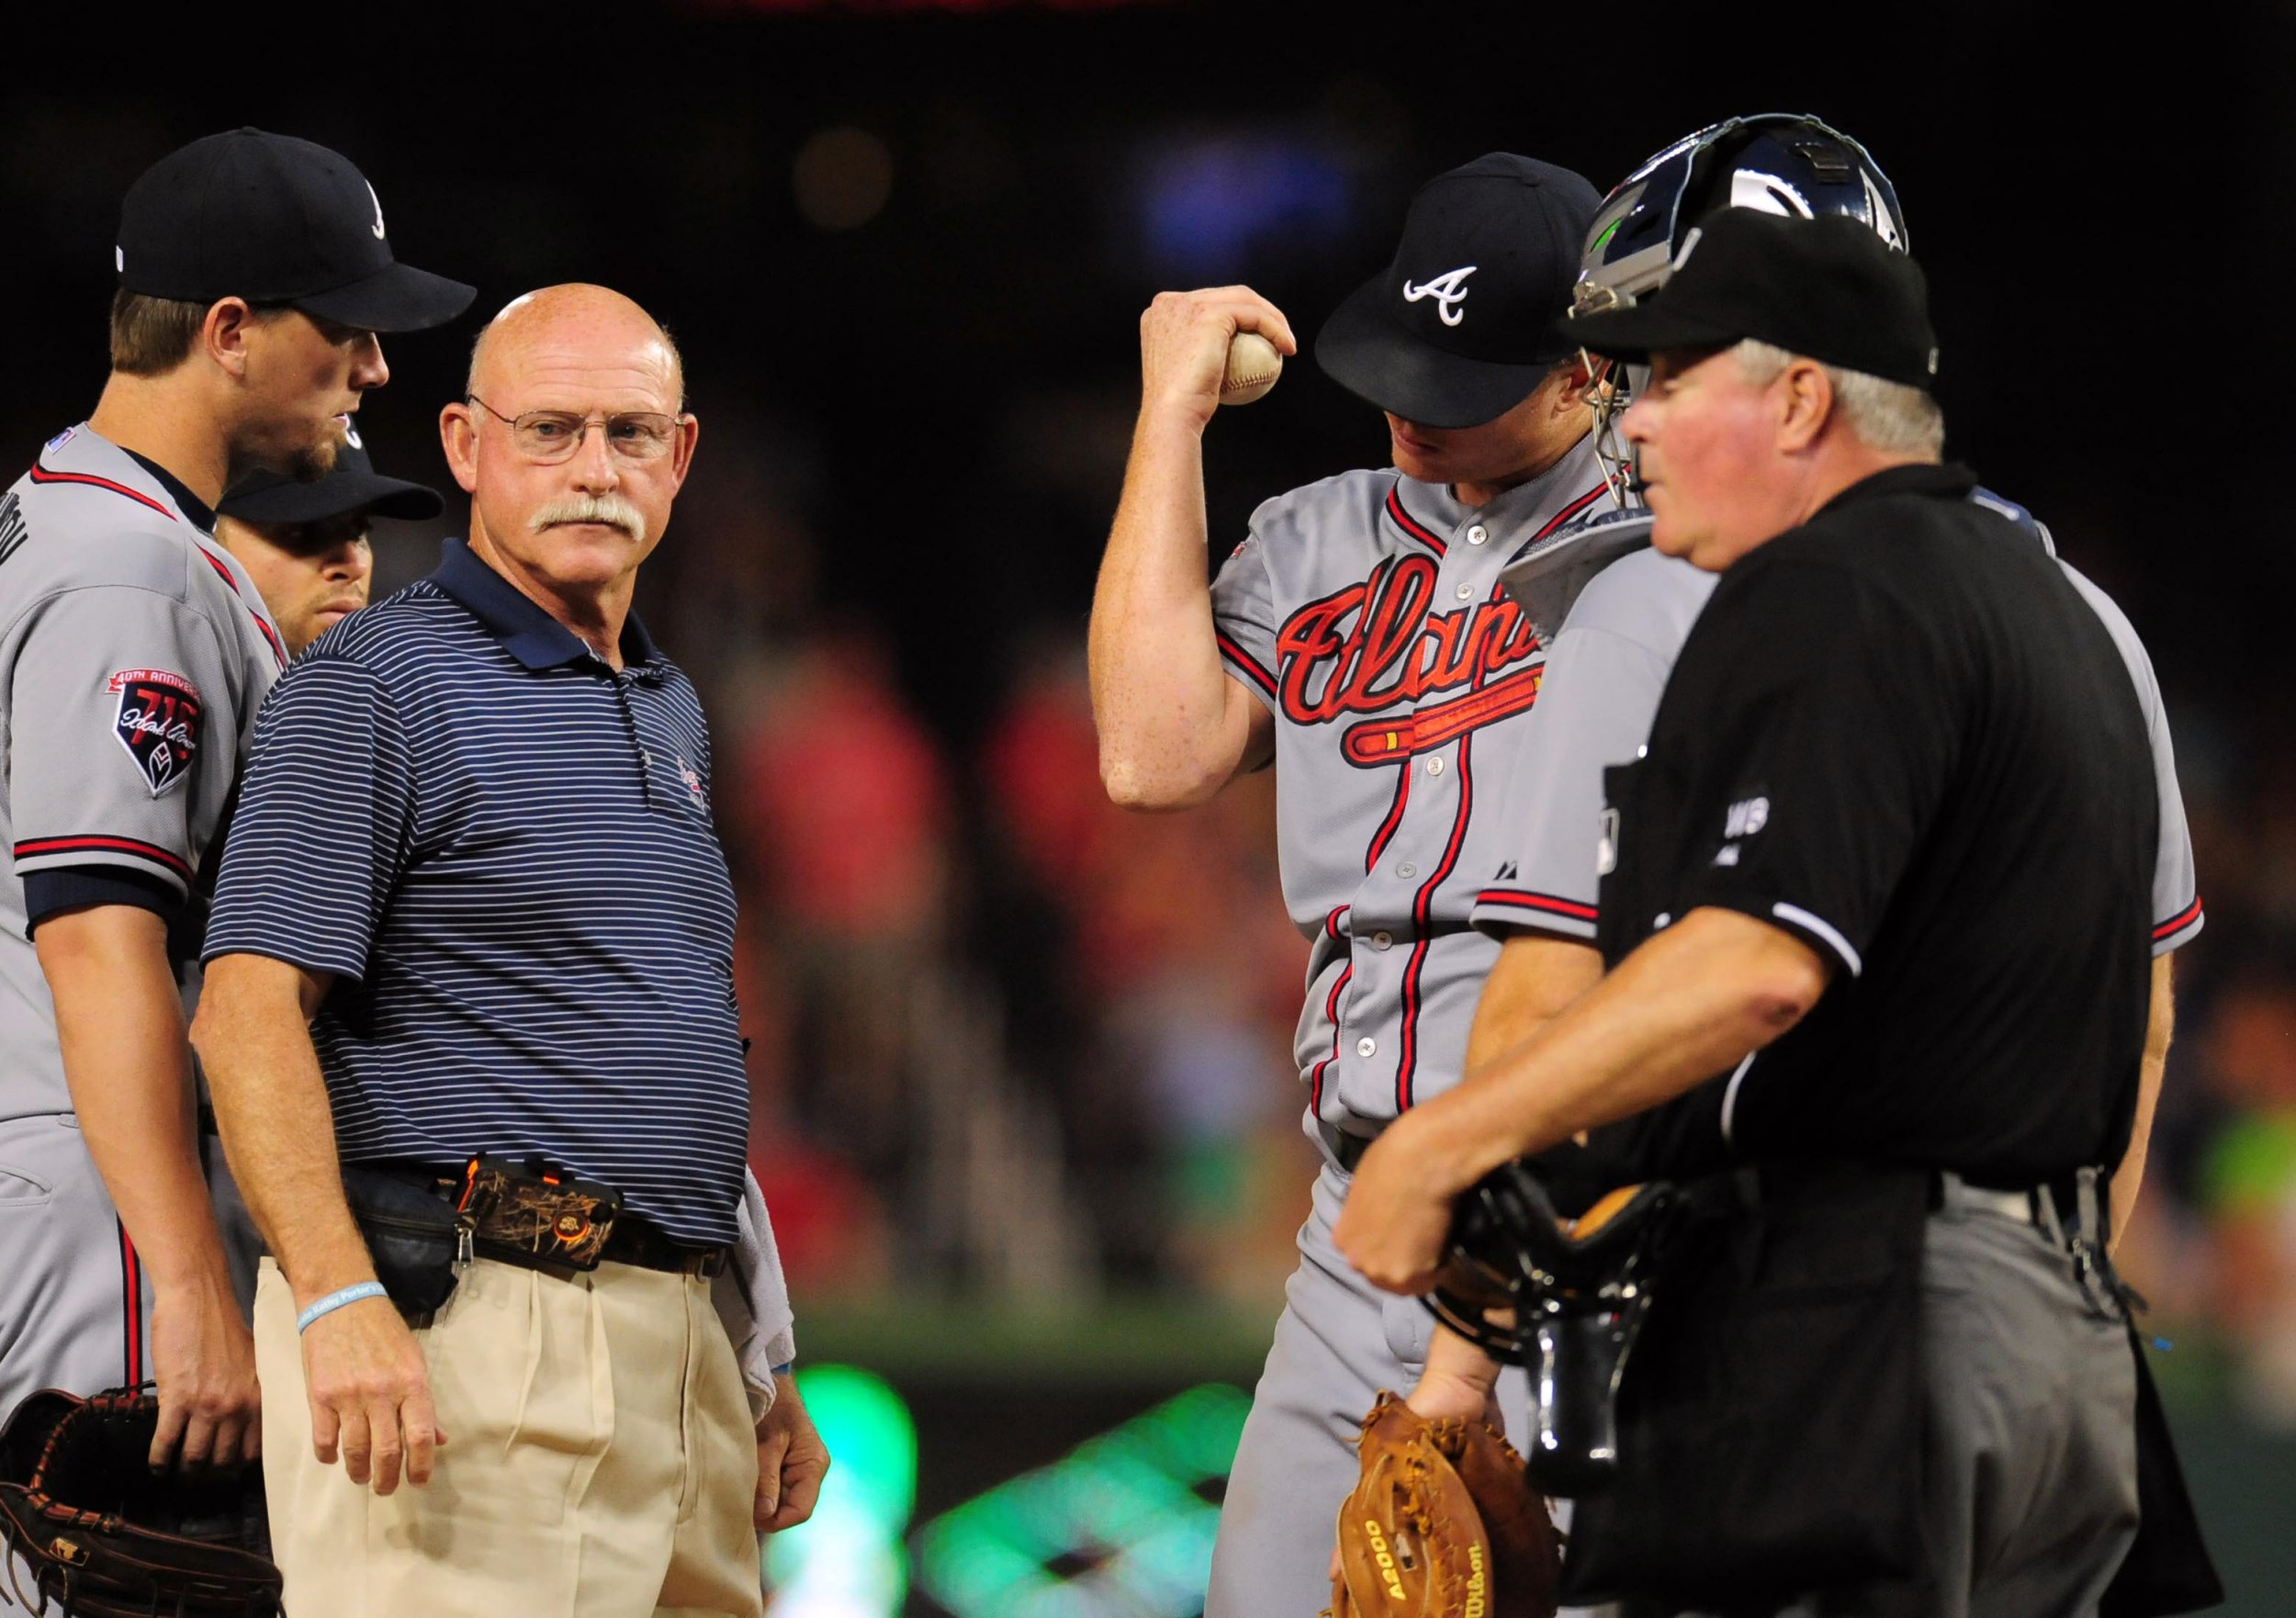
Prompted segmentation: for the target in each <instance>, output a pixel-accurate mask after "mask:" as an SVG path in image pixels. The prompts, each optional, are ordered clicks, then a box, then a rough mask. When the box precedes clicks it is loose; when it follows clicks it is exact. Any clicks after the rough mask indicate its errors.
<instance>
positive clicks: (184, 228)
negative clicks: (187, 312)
mask: <svg viewBox="0 0 2296 1618" xmlns="http://www.w3.org/2000/svg"><path fill="white" fill-rule="evenodd" d="M114 267H115V268H116V269H117V270H118V273H119V284H120V286H122V287H125V288H127V289H128V290H129V291H130V292H140V293H142V294H143V295H144V296H146V297H149V298H178V299H181V300H183V301H185V302H187V303H201V304H206V303H213V302H214V301H215V300H216V299H218V298H245V299H246V300H247V301H248V302H249V303H252V304H290V305H292V306H294V307H295V308H297V309H302V310H304V311H306V312H307V313H310V314H314V315H318V316H320V317H321V318H322V319H325V320H334V321H337V322H339V323H341V324H343V325H345V326H355V327H356V328H358V329H359V330H360V331H423V330H425V329H427V328H429V327H432V326H443V325H445V323H446V322H447V321H449V320H453V319H454V318H455V317H456V315H458V314H460V313H462V312H463V310H464V309H467V308H469V307H470V300H471V299H472V298H476V297H477V296H478V289H477V288H476V287H466V286H464V285H463V284H462V283H461V282H459V281H449V280H447V279H446V278H445V276H443V275H432V274H431V273H430V272H429V271H427V270H418V269H415V268H414V267H413V266H411V265H410V264H400V262H399V261H398V259H397V258H396V257H395V256H394V255H393V254H392V253H391V250H390V242H389V239H388V237H387V236H386V235H385V234H384V228H383V205H382V202H381V200H380V199H379V198H377V197H376V195H375V187H374V186H372V185H368V184H367V183H366V176H365V175H364V174H360V173H359V171H358V170H357V169H355V168H354V167H353V166H352V165H351V162H350V160H349V159H348V158H345V157H344V156H343V155H342V154H341V153H340V152H330V151H329V150H328V149H327V148H326V147H324V146H318V145H314V144H312V143H311V142H310V141H309V140H297V139H296V138H295V137H294V136H292V135H273V134H267V133H265V132H264V130H262V129H232V130H230V131H228V132H227V133H224V134H220V135H209V136H208V137H207V138H206V139H205V140H194V141H193V142H192V143H191V144H190V145H188V146H186V147H184V148H183V149H181V150H180V151H177V152H170V153H168V155H167V156H165V157H163V158H162V159H160V161H159V162H157V163H153V164H152V166H151V167H150V168H148V169H146V170H144V171H143V174H141V177H139V178H138V179H137V181H136V183H135V184H134V185H130V186H129V187H128V195H127V197H126V198H125V200H123V201H122V202H121V204H120V208H119V243H118V249H117V252H116V253H115V255H114Z"/></svg>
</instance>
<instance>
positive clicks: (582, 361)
mask: <svg viewBox="0 0 2296 1618" xmlns="http://www.w3.org/2000/svg"><path fill="white" fill-rule="evenodd" d="M569 365H580V366H581V367H584V368H592V369H594V368H595V367H597V366H599V365H606V366H609V367H611V368H612V369H613V370H614V371H616V372H623V373H626V375H627V376H628V380H629V382H630V384H631V385H632V386H634V387H639V388H647V390H649V391H652V392H654V393H656V394H657V395H658V398H659V399H660V403H659V404H658V406H657V407H656V408H658V409H659V410H662V411H664V412H665V413H667V414H670V415H676V414H678V413H679V412H681V411H682V410H684V409H685V362H684V360H683V358H682V357H681V355H680V354H679V353H678V345H677V344H676V343H673V342H671V341H670V332H669V331H667V330H666V329H665V328H664V327H663V325H662V323H661V322H660V321H659V320H656V319H654V317H653V316H652V315H649V314H647V312H646V310H645V309H644V308H643V307H641V306H640V305H639V304H638V303H637V302H636V300H634V299H632V298H625V297H624V296H623V295H622V294H621V293H619V292H616V291H614V290H613V288H612V287H593V286H590V285H588V284H586V283H583V282H569V283H568V284H567V285H565V286H562V287H543V288H541V289H540V290H539V291H535V292H529V293H527V294H525V295H524V296H523V297H521V298H512V300H511V301H510V302H509V303H507V304H505V305H504V306H503V308H502V310H501V313H500V314H498V315H496V316H495V317H494V319H493V320H490V321H488V322H487V325H486V329H485V330H484V331H480V332H479V333H478V342H477V343H475V344H474V345H473V346H472V348H471V350H470V376H469V379H468V381H467V384H466V386H465V391H466V392H467V393H473V394H476V395H478V397H479V398H481V399H486V400H487V401H488V402H489V403H493V402H494V401H495V399H496V397H497V395H502V396H508V395H510V394H511V393H512V392H514V391H515V390H516V388H517V387H518V386H519V384H520V383H521V382H522V381H523V380H524V379H526V378H529V377H532V376H536V375H547V374H548V373H550V372H552V371H554V370H557V369H560V368H561V367H566V366H569ZM498 408H501V409H506V410H510V411H511V412H512V414H515V413H516V410H517V408H518V407H514V406H501V407H498Z"/></svg>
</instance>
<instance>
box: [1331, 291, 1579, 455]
mask: <svg viewBox="0 0 2296 1618" xmlns="http://www.w3.org/2000/svg"><path fill="white" fill-rule="evenodd" d="M1388 279H1389V277H1388V275H1386V273H1385V272H1381V273H1380V274H1379V275H1375V276H1373V277H1372V278H1371V279H1370V280H1368V281H1367V282H1365V283H1364V284H1363V285H1362V286H1361V287H1357V288H1356V290H1355V291H1354V292H1353V293H1352V294H1350V295H1349V297H1348V298H1347V301H1346V302H1345V303H1343V304H1341V305H1340V306H1339V308H1337V309H1334V310H1333V311H1332V317H1331V319H1330V320H1325V321H1324V322H1323V329H1322V331H1318V332H1317V333H1316V334H1315V363H1316V364H1317V365H1320V366H1321V367H1322V371H1323V374H1324V375H1325V376H1329V377H1330V378H1331V379H1332V380H1333V381H1334V382H1336V383H1338V384H1339V385H1340V386H1341V387H1342V388H1345V389H1346V390H1347V391H1348V392H1350V393H1352V394H1354V395H1355V396H1356V398H1357V399H1362V400H1363V401H1364V402H1365V403H1367V404H1370V405H1373V406H1376V407H1377V408H1379V410H1390V411H1392V412H1393V413H1394V414H1396V415H1398V416H1401V417H1402V418H1403V420H1405V421H1412V422H1416V423H1417V424H1419V425H1420V426H1423V427H1480V426H1481V425H1482V424H1483V423H1484V422H1485V421H1491V420H1493V419H1494V418H1496V417H1499V416H1503V415H1505V414H1506V413H1507V412H1508V411H1509V410H1513V409H1514V407H1515V406H1516V405H1519V404H1521V403H1522V402H1523V401H1524V400H1525V399H1528V398H1529V397H1530V396H1531V392H1532V390H1533V389H1534V388H1536V387H1537V386H1538V385H1539V383H1540V382H1541V381H1543V380H1545V378H1546V376H1547V373H1548V371H1549V370H1551V369H1553V367H1554V364H1555V361H1556V360H1559V359H1560V358H1562V357H1563V355H1565V354H1568V353H1569V352H1570V350H1569V349H1568V348H1566V347H1564V346H1563V345H1562V344H1561V343H1557V344H1556V345H1555V354H1554V357H1553V358H1552V359H1547V360H1534V361H1531V362H1528V363H1516V362H1513V361H1500V360H1479V359H1470V358H1468V357H1466V356H1465V355H1462V354H1446V353H1445V352H1444V351H1443V350H1442V349H1439V348H1436V347H1434V346H1433V345H1431V344H1429V343H1423V342H1421V341H1420V340H1419V339H1418V338H1416V337H1414V336H1412V334H1411V333H1410V332H1408V331H1403V330H1402V329H1401V327H1399V326H1397V325H1396V324H1395V323H1394V322H1393V321H1392V320H1389V319H1388V317H1387V314H1386V309H1387V306H1388V303H1389V301H1390V299H1389V298H1388V296H1387V283H1388Z"/></svg>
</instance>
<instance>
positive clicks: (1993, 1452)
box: [1779, 1199, 2137, 1618]
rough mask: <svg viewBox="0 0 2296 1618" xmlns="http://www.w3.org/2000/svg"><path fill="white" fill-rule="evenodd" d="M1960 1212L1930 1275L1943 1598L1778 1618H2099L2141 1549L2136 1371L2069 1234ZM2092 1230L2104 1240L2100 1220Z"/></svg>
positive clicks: (1944, 1233)
mask: <svg viewBox="0 0 2296 1618" xmlns="http://www.w3.org/2000/svg"><path fill="white" fill-rule="evenodd" d="M2043 1215H2044V1219H2045V1223H2044V1224H2041V1225H2036V1224H2035V1223H2033V1222H2032V1220H2031V1219H2018V1218H2012V1217H2009V1216H2008V1215H2005V1214H2003V1213H2001V1212H1998V1211H1996V1210H1993V1209H1991V1208H1981V1207H1977V1206H1975V1205H1974V1200H1973V1201H1971V1202H1961V1201H1959V1200H1958V1199H1955V1200H1949V1202H1948V1204H1947V1206H1946V1207H1945V1208H1942V1209H1941V1210H1940V1211H1939V1212H1937V1213H1935V1214H1932V1215H1931V1216H1930V1221H1929V1231H1928V1237H1927V1249H1926V1252H1925V1253H1924V1255H1923V1260H1922V1270H1921V1311H1922V1312H1921V1331H1922V1339H1921V1353H1922V1356H1923V1361H1924V1370H1923V1381H1924V1384H1925V1387H1924V1397H1925V1409H1924V1418H1923V1444H1924V1454H1923V1456H1922V1463H1923V1474H1924V1477H1925V1478H1926V1479H1927V1499H1926V1500H1924V1502H1923V1514H1924V1522H1923V1527H1924V1530H1925V1532H1926V1534H1927V1535H1928V1538H1929V1543H1930V1547H1931V1549H1932V1551H1933V1553H1934V1555H1935V1556H1936V1558H1937V1560H1936V1567H1937V1575H1938V1576H1937V1583H1936V1585H1935V1587H1934V1588H1928V1589H1920V1590H1910V1589H1907V1588H1904V1587H1891V1588H1886V1589H1881V1588H1866V1589H1861V1590H1833V1591H1826V1592H1823V1593H1820V1594H1814V1595H1811V1596H1808V1597H1806V1598H1804V1599H1803V1600H1802V1601H1797V1602H1796V1603H1795V1604H1794V1605H1793V1606H1791V1607H1789V1608H1787V1609H1786V1610H1785V1611H1784V1612H1783V1613H1781V1614H1780V1615H1779V1618H1849V1615H1851V1614H1856V1615H1858V1618H2042V1615H2043V1614H2046V1615H2047V1618H2086V1615H2088V1614H2093V1613H2094V1612H2096V1611H2097V1602H2098V1598H2099V1596H2101V1595H2102V1594H2103V1593H2104V1590H2105V1587H2106V1586H2107V1585H2108V1584H2110V1582H2111V1581H2112V1576H2113V1574H2114V1573H2115V1572H2116V1571H2117V1570H2118V1569H2119V1568H2120V1566H2121V1559H2122V1556H2126V1555H2127V1554H2128V1549H2129V1545H2130V1544H2131V1543H2132V1542H2133V1540H2134V1539H2135V1537H2136V1522H2137V1511H2136V1366H2135V1363H2134V1361H2133V1359H2132V1358H2131V1356H2130V1352H2129V1339H2128V1332H2127V1329H2126V1328H2125V1326H2124V1325H2123V1324H2122V1313H2121V1309H2120V1306H2119V1305H2118V1303H2116V1302H2115V1301H2114V1300H2113V1299H2112V1298H2110V1296H2109V1295H2108V1294H2107V1292H2106V1290H2105V1288H2104V1286H2103V1284H2102V1283H2101V1281H2099V1279H2098V1278H2097V1277H2096V1276H2095V1275H2084V1274H2082V1273H2081V1272H2080V1271H2079V1270H2078V1269H2077V1267H2076V1265H2075V1264H2074V1261H2073V1258H2072V1256H2071V1254H2070V1253H2068V1252H2067V1251H2066V1249H2065V1242H2064V1240H2063V1234H2062V1232H2061V1231H2060V1230H2057V1229H2056V1227H2055V1221H2054V1217H2053V1210H2049V1209H2047V1208H2045V1206H2044V1208H2043ZM2087 1222H2088V1229H2089V1230H2092V1231H2093V1230H2098V1229H2099V1225H2098V1224H2097V1223H2096V1222H2095V1218H2094V1212H2093V1210H2092V1212H2091V1215H2090V1217H2089V1219H2088V1221H2087Z"/></svg>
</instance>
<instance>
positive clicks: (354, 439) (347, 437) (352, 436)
mask: <svg viewBox="0 0 2296 1618" xmlns="http://www.w3.org/2000/svg"><path fill="white" fill-rule="evenodd" d="M343 443H345V444H349V445H350V446H351V447H352V448H353V449H365V448H366V444H362V443H360V442H359V430H358V429H357V428H356V427H354V426H352V425H351V423H350V422H348V421H345V422H344V423H343Z"/></svg>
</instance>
